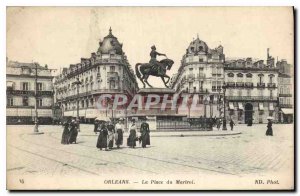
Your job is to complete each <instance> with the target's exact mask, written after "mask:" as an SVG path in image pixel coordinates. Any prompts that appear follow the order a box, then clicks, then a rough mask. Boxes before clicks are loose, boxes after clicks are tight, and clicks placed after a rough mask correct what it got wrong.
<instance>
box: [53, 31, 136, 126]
mask: <svg viewBox="0 0 300 196" xmlns="http://www.w3.org/2000/svg"><path fill="white" fill-rule="evenodd" d="M76 83H78V84H76ZM54 86H55V99H56V102H57V105H59V107H60V108H61V109H62V113H63V115H62V117H76V116H77V100H79V117H80V118H81V119H82V120H83V121H91V120H92V119H94V118H96V117H99V116H109V117H116V118H117V117H124V116H125V111H124V108H121V109H120V108H119V109H117V110H114V111H113V110H110V109H108V108H109V104H110V103H111V101H113V97H114V95H116V94H125V95H126V96H128V99H129V100H130V99H131V98H132V97H133V96H134V94H135V93H136V92H137V90H138V85H137V82H136V77H135V75H134V72H133V70H132V68H131V66H130V64H129V63H128V60H127V56H126V55H125V53H124V52H123V50H122V44H121V43H120V42H119V41H118V39H117V38H116V37H115V36H114V35H113V34H112V30H111V29H110V30H109V34H108V35H107V36H105V37H104V39H103V41H100V42H99V48H98V50H97V52H96V53H92V54H91V57H90V58H81V62H80V63H77V64H71V65H70V66H69V67H68V68H64V69H63V70H62V73H61V74H60V75H58V76H57V77H56V78H55V82H54ZM102 94H111V95H113V97H112V98H111V99H110V100H106V101H104V102H102V103H100V104H104V105H105V107H106V108H107V109H106V110H99V109H98V108H97V103H98V98H99V97H100V96H101V95H102Z"/></svg>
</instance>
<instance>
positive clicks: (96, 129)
mask: <svg viewBox="0 0 300 196" xmlns="http://www.w3.org/2000/svg"><path fill="white" fill-rule="evenodd" d="M98 126H99V120H98V119H97V118H96V119H95V122H94V133H95V134H96V135H97V132H98Z"/></svg>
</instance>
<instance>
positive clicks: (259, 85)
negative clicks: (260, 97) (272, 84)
mask: <svg viewBox="0 0 300 196" xmlns="http://www.w3.org/2000/svg"><path fill="white" fill-rule="evenodd" d="M265 87H266V84H265V83H257V88H265Z"/></svg>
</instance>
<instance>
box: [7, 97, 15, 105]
mask: <svg viewBox="0 0 300 196" xmlns="http://www.w3.org/2000/svg"><path fill="white" fill-rule="evenodd" d="M6 104H7V106H13V105H14V99H13V98H7V103H6Z"/></svg>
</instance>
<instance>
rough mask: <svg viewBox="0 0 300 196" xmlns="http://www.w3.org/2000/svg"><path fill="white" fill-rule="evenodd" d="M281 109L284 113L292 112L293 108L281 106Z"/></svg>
mask: <svg viewBox="0 0 300 196" xmlns="http://www.w3.org/2000/svg"><path fill="white" fill-rule="evenodd" d="M281 111H282V112H283V113H284V114H294V110H293V109H292V108H281Z"/></svg>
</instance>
